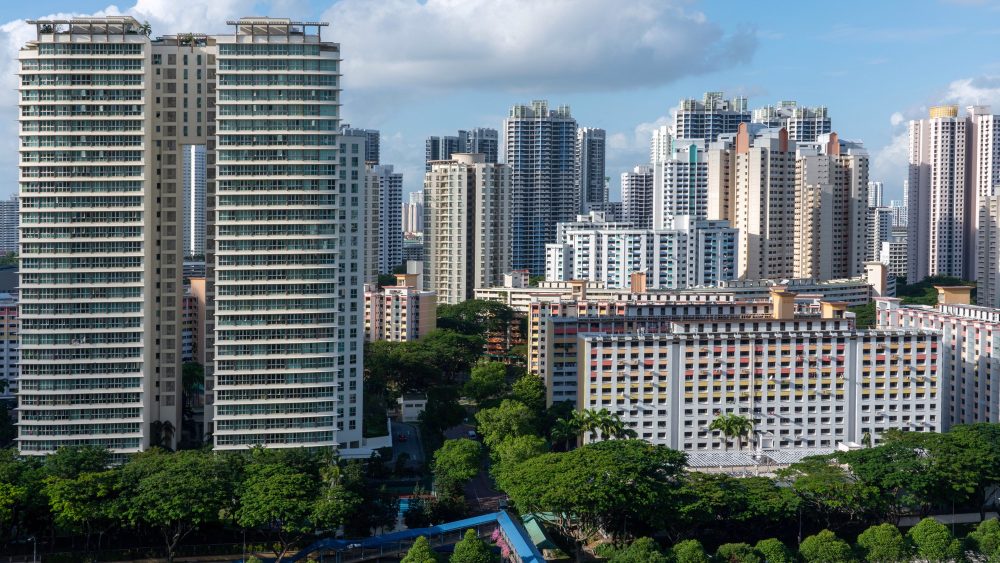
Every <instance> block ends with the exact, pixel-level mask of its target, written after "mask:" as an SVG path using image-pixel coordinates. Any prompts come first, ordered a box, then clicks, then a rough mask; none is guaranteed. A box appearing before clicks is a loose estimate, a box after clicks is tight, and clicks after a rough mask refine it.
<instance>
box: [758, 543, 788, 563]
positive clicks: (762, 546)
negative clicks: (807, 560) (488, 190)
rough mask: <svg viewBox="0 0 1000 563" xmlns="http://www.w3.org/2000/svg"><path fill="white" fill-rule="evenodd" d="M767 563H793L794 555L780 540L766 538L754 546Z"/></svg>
mask: <svg viewBox="0 0 1000 563" xmlns="http://www.w3.org/2000/svg"><path fill="white" fill-rule="evenodd" d="M754 549H756V550H757V553H759V554H761V556H762V557H763V558H764V560H765V561H767V563H795V560H796V559H795V554H794V553H793V552H792V550H790V549H788V547H786V546H785V544H783V543H781V540H778V539H775V538H768V539H766V540H760V541H759V542H757V545H755V546H754Z"/></svg>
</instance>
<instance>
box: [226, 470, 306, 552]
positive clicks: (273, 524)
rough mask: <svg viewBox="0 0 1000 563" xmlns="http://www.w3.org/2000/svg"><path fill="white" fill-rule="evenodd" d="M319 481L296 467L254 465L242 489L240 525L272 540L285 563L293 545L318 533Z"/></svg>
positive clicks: (237, 516)
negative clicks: (317, 504) (316, 531)
mask: <svg viewBox="0 0 1000 563" xmlns="http://www.w3.org/2000/svg"><path fill="white" fill-rule="evenodd" d="M317 489H318V487H317V483H316V480H315V479H314V478H313V477H312V476H310V475H307V474H305V473H302V472H300V471H298V470H296V469H295V468H294V467H290V466H287V465H283V464H279V463H268V462H267V461H264V462H252V463H251V464H250V465H249V466H247V468H246V478H245V480H244V481H243V483H242V485H241V486H240V489H239V508H238V509H237V510H236V523H237V524H239V526H240V527H242V528H249V529H254V530H258V531H260V532H261V533H264V534H267V535H269V536H271V549H272V551H274V555H275V557H276V558H277V561H281V560H282V558H283V557H284V556H285V553H286V552H287V551H288V549H289V548H290V547H291V545H292V544H293V543H295V542H296V541H298V540H300V539H301V538H303V537H305V535H306V534H308V533H309V532H311V531H313V530H314V529H315V527H316V526H315V523H314V521H313V510H314V505H315V499H316V497H317V496H318V493H319V491H318V490H317Z"/></svg>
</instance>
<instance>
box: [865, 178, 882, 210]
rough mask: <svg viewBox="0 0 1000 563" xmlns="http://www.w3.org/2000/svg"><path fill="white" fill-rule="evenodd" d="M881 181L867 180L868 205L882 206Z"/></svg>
mask: <svg viewBox="0 0 1000 563" xmlns="http://www.w3.org/2000/svg"><path fill="white" fill-rule="evenodd" d="M882 190H883V186H882V182H875V181H869V182H868V207H882Z"/></svg>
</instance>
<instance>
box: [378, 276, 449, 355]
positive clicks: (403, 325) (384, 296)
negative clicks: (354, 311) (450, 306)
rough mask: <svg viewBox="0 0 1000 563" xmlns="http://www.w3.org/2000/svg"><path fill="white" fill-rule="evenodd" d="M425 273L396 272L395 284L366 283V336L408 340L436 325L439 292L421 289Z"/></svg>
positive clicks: (416, 337) (379, 338)
mask: <svg viewBox="0 0 1000 563" xmlns="http://www.w3.org/2000/svg"><path fill="white" fill-rule="evenodd" d="M422 276H423V274H396V285H394V286H385V287H382V288H379V287H377V286H375V285H372V284H365V340H367V341H368V342H374V341H376V340H389V341H391V342H409V341H413V340H419V339H420V338H422V337H424V336H426V335H427V334H428V333H429V332H430V331H432V330H434V329H435V328H437V295H436V294H435V293H434V292H433V291H424V290H423V289H421V286H422V284H423V282H422V281H421V280H420V278H421V277H422Z"/></svg>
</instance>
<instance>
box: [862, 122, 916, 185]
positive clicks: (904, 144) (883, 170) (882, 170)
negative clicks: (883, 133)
mask: <svg viewBox="0 0 1000 563" xmlns="http://www.w3.org/2000/svg"><path fill="white" fill-rule="evenodd" d="M908 160H909V133H907V132H906V131H903V132H901V133H897V134H894V135H893V136H892V140H890V141H889V144H888V145H885V146H884V147H882V148H880V149H878V150H877V151H875V153H874V154H873V155H872V157H871V171H870V173H869V177H870V178H871V179H872V180H879V181H881V182H884V183H885V185H886V190H887V191H888V192H889V195H890V196H891V197H890V198H887V199H898V198H900V197H902V193H903V192H902V190H903V180H905V179H906V170H907V162H908Z"/></svg>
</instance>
